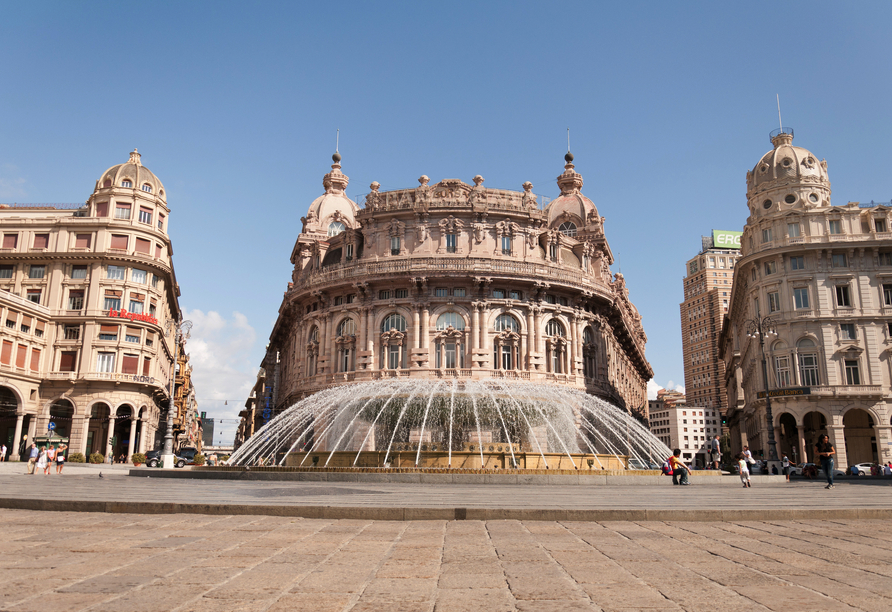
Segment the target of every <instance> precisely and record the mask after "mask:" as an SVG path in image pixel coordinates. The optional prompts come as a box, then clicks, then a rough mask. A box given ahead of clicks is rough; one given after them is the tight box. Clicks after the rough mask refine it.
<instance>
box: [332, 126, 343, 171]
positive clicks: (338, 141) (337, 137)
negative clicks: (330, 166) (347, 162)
mask: <svg viewBox="0 0 892 612" xmlns="http://www.w3.org/2000/svg"><path fill="white" fill-rule="evenodd" d="M340 144H341V130H340V129H338V131H337V134H336V135H335V152H334V155H332V156H331V160H332V161H333V162H334V163H336V164H339V163H341V154H340V153H338V147H339V146H340Z"/></svg>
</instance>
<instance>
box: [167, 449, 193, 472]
mask: <svg viewBox="0 0 892 612" xmlns="http://www.w3.org/2000/svg"><path fill="white" fill-rule="evenodd" d="M197 454H198V449H197V448H181V449H180V450H178V451H177V452H176V456H175V457H174V459H173V461H174V466H176V467H178V468H181V467H183V466H186V465H195V455H197Z"/></svg>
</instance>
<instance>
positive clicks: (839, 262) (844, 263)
mask: <svg viewBox="0 0 892 612" xmlns="http://www.w3.org/2000/svg"><path fill="white" fill-rule="evenodd" d="M831 263H832V264H833V267H834V268H848V267H849V260H848V258H847V257H846V254H845V253H834V254H833V256H832V259H831Z"/></svg>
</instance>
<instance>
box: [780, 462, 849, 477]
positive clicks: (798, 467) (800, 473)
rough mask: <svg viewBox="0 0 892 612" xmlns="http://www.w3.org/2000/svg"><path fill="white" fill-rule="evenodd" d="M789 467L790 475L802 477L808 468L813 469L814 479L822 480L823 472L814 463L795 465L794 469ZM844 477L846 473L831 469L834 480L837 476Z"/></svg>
mask: <svg viewBox="0 0 892 612" xmlns="http://www.w3.org/2000/svg"><path fill="white" fill-rule="evenodd" d="M791 467H792V471H791V472H790V473H791V474H795V475H797V476H803V471H805V470H806V469H807V468H809V467H813V468H814V469H815V477H816V478H824V470H822V469H821V466H820V465H816V464H814V463H800V464H798V465H796V466H795V467H793V466H791ZM845 475H846V473H845V472H843V471H842V470H840V469H837V468H833V477H834V478H836V477H837V476H845Z"/></svg>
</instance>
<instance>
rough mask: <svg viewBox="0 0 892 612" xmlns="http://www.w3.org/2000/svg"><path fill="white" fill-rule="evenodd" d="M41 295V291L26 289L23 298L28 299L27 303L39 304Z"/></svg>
mask: <svg viewBox="0 0 892 612" xmlns="http://www.w3.org/2000/svg"><path fill="white" fill-rule="evenodd" d="M41 293H42V290H41V289H28V293H27V295H26V296H25V297H27V298H28V301H29V302H34V303H35V304H40V295H41Z"/></svg>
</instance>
